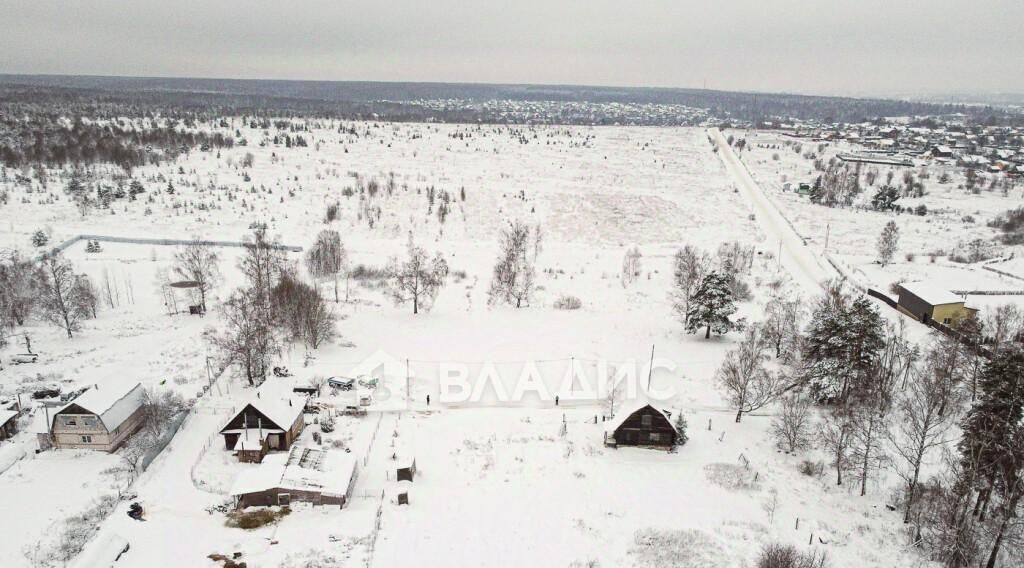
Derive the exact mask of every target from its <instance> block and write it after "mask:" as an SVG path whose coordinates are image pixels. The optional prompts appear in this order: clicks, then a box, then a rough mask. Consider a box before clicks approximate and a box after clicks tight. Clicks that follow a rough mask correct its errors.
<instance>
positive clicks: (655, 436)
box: [651, 432, 661, 442]
mask: <svg viewBox="0 0 1024 568" xmlns="http://www.w3.org/2000/svg"><path fill="white" fill-rule="evenodd" d="M651 441H652V442H660V441H661V434H659V433H657V432H651Z"/></svg>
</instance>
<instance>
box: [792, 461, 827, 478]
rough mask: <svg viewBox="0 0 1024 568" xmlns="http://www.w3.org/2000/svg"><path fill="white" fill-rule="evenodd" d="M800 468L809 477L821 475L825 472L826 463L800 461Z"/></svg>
mask: <svg viewBox="0 0 1024 568" xmlns="http://www.w3.org/2000/svg"><path fill="white" fill-rule="evenodd" d="M798 469H799V470H800V473H802V474H804V475H806V476H808V477H820V476H821V475H822V474H823V473H824V472H825V464H824V463H822V462H820V461H819V462H816V461H811V460H804V461H802V462H800V467H799V468H798Z"/></svg>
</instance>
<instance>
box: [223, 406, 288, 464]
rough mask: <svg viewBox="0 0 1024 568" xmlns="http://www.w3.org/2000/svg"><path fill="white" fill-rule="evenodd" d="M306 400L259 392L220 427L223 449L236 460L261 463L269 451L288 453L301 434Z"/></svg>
mask: <svg viewBox="0 0 1024 568" xmlns="http://www.w3.org/2000/svg"><path fill="white" fill-rule="evenodd" d="M304 407H305V401H304V400H301V399H297V398H294V397H274V396H272V395H270V394H266V395H264V394H263V393H260V398H257V399H256V400H254V401H251V402H249V403H247V404H246V405H245V406H243V407H242V409H241V410H239V411H238V412H237V413H236V414H235V415H234V416H232V417H231V419H230V420H228V423H227V424H225V425H224V427H223V428H221V430H220V433H221V435H222V436H224V445H225V447H226V448H227V449H228V450H229V451H231V452H234V453H235V455H236V456H237V457H238V461H242V462H256V463H258V462H261V461H263V457H264V456H266V455H267V453H268V452H270V451H273V450H287V449H288V448H290V447H291V445H292V443H293V442H294V441H295V440H296V439H297V438H298V437H299V434H301V433H302V429H303V428H305V426H306V422H305V419H304V418H303V416H302V412H303V409H304Z"/></svg>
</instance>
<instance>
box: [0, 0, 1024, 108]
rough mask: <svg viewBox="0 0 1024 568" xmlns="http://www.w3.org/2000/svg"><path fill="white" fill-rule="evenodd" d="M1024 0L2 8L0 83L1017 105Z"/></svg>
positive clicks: (397, 0) (19, 3)
mask: <svg viewBox="0 0 1024 568" xmlns="http://www.w3.org/2000/svg"><path fill="white" fill-rule="evenodd" d="M1022 30H1024V2H1021V1H1020V0H982V1H975V2H970V1H967V0H931V1H928V2H917V1H905V2H892V1H891V0H890V1H889V2H884V1H881V0H859V1H858V2H856V3H851V2H828V1H825V2H821V1H819V2H811V1H807V0H804V1H799V2H798V1H795V0H775V1H771V2H767V1H763V0H762V1H759V2H757V1H754V0H732V1H728V0H726V1H722V2H717V3H711V2H689V1H686V0H675V1H669V0H637V1H634V2H624V1H621V0H620V1H611V0H548V1H540V0H519V1H518V2H476V3H474V2H469V1H466V0H431V1H426V2H424V1H422V0H420V1H415V0H391V1H389V2H376V3H360V2H352V1H349V0H333V1H331V0H306V1H299V2H293V3H286V2H280V1H278V2H271V1H268V0H248V1H243V0H218V1H215V2H210V1H208V0H207V1H205V2H203V1H198V0H179V1H176V2H167V1H166V0H164V1H154V0H134V1H131V2H129V1H127V0H95V1H84V2H76V1H71V0H60V1H58V0H34V1H24V0H13V1H12V0H8V1H5V2H4V3H3V5H2V16H0V73H24V74H69V75H78V74H82V75H121V76H170V77H218V78H238V79H302V80H368V81H416V82H467V83H477V82H482V83H539V84H580V85H614V86H635V87H689V88H700V87H704V86H707V87H708V88H712V89H723V90H744V91H767V92H799V93H812V94H828V95H838V94H842V95H854V96H857V95H880V96H884V95H896V94H948V93H995V92H1004V93H1024V72H1021V70H1022V69H1024V33H1021V32H1022Z"/></svg>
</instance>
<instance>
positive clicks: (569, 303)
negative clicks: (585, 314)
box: [555, 296, 583, 310]
mask: <svg viewBox="0 0 1024 568" xmlns="http://www.w3.org/2000/svg"><path fill="white" fill-rule="evenodd" d="M581 307H583V302H581V301H580V299H579V298H577V297H576V296H562V297H561V298H559V299H557V300H555V309H556V310H578V309H580V308H581Z"/></svg>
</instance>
